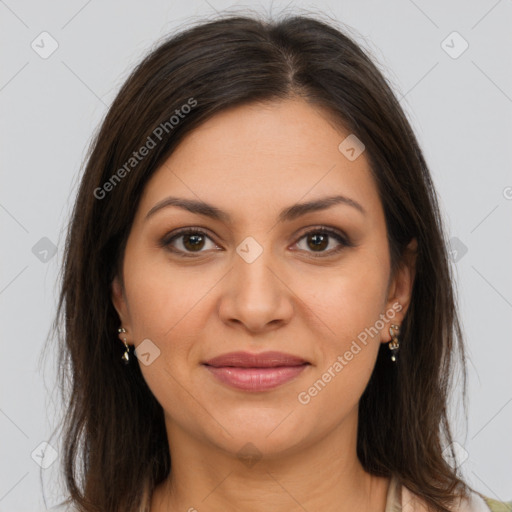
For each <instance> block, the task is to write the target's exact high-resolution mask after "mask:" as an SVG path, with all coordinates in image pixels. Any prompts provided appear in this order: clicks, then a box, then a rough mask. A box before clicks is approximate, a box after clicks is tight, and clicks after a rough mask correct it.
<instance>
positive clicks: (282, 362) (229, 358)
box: [203, 352, 307, 368]
mask: <svg viewBox="0 0 512 512" xmlns="http://www.w3.org/2000/svg"><path fill="white" fill-rule="evenodd" d="M304 363H307V361H305V360H304V359H302V358H301V357H298V356H294V355H292V354H285V353H284V352H260V353H259V354H251V353H250V352H229V353H228V354H222V355H220V356H217V357H214V358H213V359H209V360H208V361H205V362H204V363H203V364H207V365H208V366H217V367H219V366H236V367H240V368H271V367H276V366H299V365H302V364H304Z"/></svg>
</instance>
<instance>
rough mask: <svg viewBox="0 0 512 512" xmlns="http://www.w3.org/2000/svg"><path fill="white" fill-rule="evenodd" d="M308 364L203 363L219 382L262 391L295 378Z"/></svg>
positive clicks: (251, 390) (253, 390)
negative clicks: (247, 364) (250, 365)
mask: <svg viewBox="0 0 512 512" xmlns="http://www.w3.org/2000/svg"><path fill="white" fill-rule="evenodd" d="M308 366H311V365H310V364H309V363H303V364H300V365H295V366H272V367H266V368H247V367H243V368H242V367H236V366H210V365H204V367H205V368H206V369H207V370H208V371H209V373H210V374H211V375H212V376H213V377H214V378H215V379H216V380H217V381H219V382H220V383H222V384H224V385H227V386H228V387H231V388H235V389H238V390H241V391H248V392H262V391H268V390H272V389H275V388H277V387H279V386H282V385H283V384H285V383H287V382H290V381H291V380H293V379H295V378H297V377H298V376H299V375H300V374H302V372H303V371H304V370H306V368H307V367H308Z"/></svg>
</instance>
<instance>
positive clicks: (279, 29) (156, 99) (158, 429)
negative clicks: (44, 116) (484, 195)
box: [54, 14, 470, 512]
mask: <svg viewBox="0 0 512 512" xmlns="http://www.w3.org/2000/svg"><path fill="white" fill-rule="evenodd" d="M291 97H301V98H303V99H304V100H306V101H308V102H310V103H311V104H315V105H317V106H321V107H323V108H324V109H326V111H328V112H329V113H330V115H331V116H332V119H333V120H334V121H335V122H336V123H339V126H340V127H344V129H348V130H349V131H350V132H351V133H353V134H355V135H356V136H357V137H358V138H359V139H360V140H361V141H362V142H363V143H364V145H365V147H366V153H365V155H366V156H367V158H368V159H369V162H370V165H371V172H372V175H373V178H374V180H375V183H376V185H377V187H378V192H379V196H380V200H381V201H382V204H383V208H384V212H385V218H386V226H387V232H388V241H389V250H390V258H391V270H392V272H394V271H395V270H396V269H397V268H398V266H399V265H400V262H401V261H402V260H401V258H402V255H403V250H404V248H405V247H406V245H407V244H408V242H409V241H410V240H411V239H412V238H416V240H417V242H418V254H417V261H416V277H415V282H414V287H413V290H412V298H411V303H410V307H409V310H408V311H407V314H406V316H405V318H404V321H403V324H402V326H401V334H400V339H401V348H400V358H399V361H398V363H397V364H393V363H391V362H390V360H389V351H388V349H387V346H386V345H384V344H383V345H381V347H380V352H379V355H378V358H377V362H376V366H375V369H374V371H373V374H372V376H371V378H370V381H369V383H368V386H367V388H366V390H365V392H364V394H363V396H362V398H361V400H360V406H359V426H358V438H357V454H358V457H359V458H360V461H361V463H362V465H363V467H364V468H365V470H366V471H368V472H370V473H372V474H375V475H381V476H391V475H396V477H397V478H398V479H399V481H400V483H402V484H403V485H405V486H407V487H408V488H409V489H410V490H412V491H413V492H415V493H417V494H418V495H420V496H422V497H423V498H424V499H425V500H426V501H427V503H428V504H429V505H430V506H431V507H432V509H433V510H440V511H447V507H448V506H449V504H450V503H451V501H452V500H453V499H455V498H456V497H457V496H463V495H466V494H467V492H468V491H469V490H470V488H469V486H468V485H467V484H466V483H465V482H464V481H463V480H462V478H461V477H460V475H459V474H458V471H457V470H456V469H453V468H452V465H451V464H449V463H448V462H447V461H445V458H444V457H443V453H442V452H443V450H444V449H445V448H446V449H447V450H448V452H449V453H450V454H451V456H453V457H454V456H455V454H454V452H453V450H451V443H452V434H451V432H450V425H449V422H448V411H447V402H448V397H449V392H450V389H451V385H452V384H453V383H452V381H451V377H452V376H453V374H454V365H455V363H456V362H457V359H458V362H459V363H460V367H459V370H460V371H461V374H462V381H461V382H460V384H461V386H462V390H463V396H464V400H465V397H466V394H465V387H466V360H465V354H464V346H463V344H462V334H461V327H460V325H459V319H458V316H457V308H456V301H455V293H454V281H453V279H452V275H451V268H450V264H449V259H448V252H447V244H448V242H447V239H446V236H445V233H444V231H443V229H444V228H443V225H442V219H441V215H440V211H439V206H438V202H437V199H436V193H435V190H434V186H433V183H432V180H431V175H430V172H429V170H428V167H427V164H426V162H425V159H424V156H423V154H422V152H421V150H420V147H419V145H418V142H417V139H416V137H415V135H414V133H413V130H412V128H411V126H410V124H409V122H408V120H407V118H406V116H405V115H404V112H403V110H402V108H401V106H400V104H399V101H398V99H397V98H396V97H395V95H394V93H393V92H392V88H391V86H390V85H389V84H388V82H387V80H386V79H385V78H384V77H383V75H382V74H381V72H380V71H379V70H378V69H377V67H376V65H375V64H374V63H373V62H372V58H371V57H370V55H369V54H368V53H367V52H366V51H365V50H363V49H362V48H361V47H360V46H359V45H358V44H357V43H355V42H354V40H352V39H351V38H350V37H349V36H348V35H346V34H345V33H344V31H343V30H342V29H340V28H339V27H336V26H335V24H334V22H331V23H329V22H327V21H323V20H321V19H319V16H318V15H317V16H316V17H315V16H310V15H304V14H301V15H294V16H287V17H284V18H283V19H281V20H279V21H278V20H276V19H274V20H270V19H264V18H263V17H259V16H258V15H252V16H251V15H240V14H235V15H233V14H231V15H224V16H219V17H218V18H217V19H215V20H213V21H212V20H208V21H203V22H201V23H198V24H196V25H195V26H192V27H188V28H186V29H183V30H182V31H181V32H180V33H178V34H175V35H173V36H172V37H170V38H168V39H166V40H165V41H164V42H162V43H161V44H159V45H158V46H157V47H156V48H155V49H154V50H152V51H151V52H150V53H149V54H148V55H147V57H145V58H144V59H143V61H142V62H141V63H140V64H139V65H138V66H137V67H136V69H135V70H134V71H133V72H132V74H131V75H130V76H129V78H128V79H127V80H126V82H125V83H124V85H123V86H122V88H121V90H120V92H119V93H118V95H117V97H116V98H115V100H114V102H113V104H112V105H111V107H110V109H109V111H108V113H107V115H106V117H105V119H104V121H103V123H102V125H101V127H100V129H99V132H98V133H97V135H96V136H95V139H94V141H93V143H92V145H91V149H90V152H89V155H88V160H87V163H86V166H85V170H84V173H83V177H82V179H81V183H80V187H79V190H78V194H77V197H76V202H75V205H74V210H73V213H72V219H71V222H70V224H69V229H68V232H67V239H66V246H65V255H64V261H63V276H62V288H61V294H60V299H59V304H58V312H57V316H56V318H55V323H54V325H55V327H56V329H57V328H58V326H61V327H62V329H61V330H59V333H60V335H59V336H58V339H59V342H60V347H59V354H60V355H59V368H60V384H61V389H62V390H63V391H64V399H65V403H66V406H67V409H66V414H65V419H64V421H63V424H62V429H63V447H64V448H63V450H64V459H63V473H64V476H65V482H66V488H67V491H68V492H69V495H70V498H71V500H72V502H73V503H74V504H75V506H77V507H78V508H79V509H80V510H84V511H87V512H91V511H101V512H121V511H122V512H139V511H140V510H142V507H144V506H145V507H147V506H148V500H147V498H148V496H150V494H151V492H152V491H153V489H154V488H155V487H156V486H157V485H158V484H159V483H160V482H162V481H163V480H164V479H165V478H166V477H167V476H168V474H169V472H170V470H171V460H170V455H169V450H168V444H167V436H166V430H165V424H164V417H163V411H162V407H161V406H160V404H159V403H158V402H157V401H156V399H155V398H154V396H153V395H152V393H151V391H150V389H149V388H148V386H147V384H146V382H145V380H144V378H143V377H142V374H141V371H140V368H139V366H138V365H137V364H133V365H130V366H128V367H124V366H123V365H122V364H121V355H122V353H123V349H124V347H123V345H122V343H121V342H120V341H119V339H118V338H117V328H118V326H119V318H118V315H117V313H116V311H115V309H114V307H113V304H112V302H111V288H110V286H111V282H112V280H113V278H114V276H115V275H117V274H119V270H120V268H121V262H122V258H123V253H124V247H125V243H126V240H127V237H128V234H129V232H130V228H131V224H132V222H133V218H134V214H135V211H136V209H137V206H138V203H139V199H140V197H141V194H142V192H143V189H144V186H145V184H146V183H147V182H148V180H149V179H150V177H151V176H152V174H153V173H154V172H155V170H156V169H157V168H158V167H159V166H160V165H162V164H163V162H164V161H165V160H166V159H167V158H168V157H169V155H170V154H171V153H172V151H173V150H174V149H175V148H176V146H177V145H178V144H179V142H180V141H181V140H182V139H183V137H184V136H185V135H186V134H188V133H190V132H191V131H192V130H194V129H195V128H196V127H198V126H199V125H200V124H201V123H203V122H204V121H205V120H207V119H208V118H211V117H212V116H214V115H215V114H216V113H218V112H220V111H222V110H223V109H226V108H230V107H233V106H237V105H242V104H247V103H251V102H266V101H279V100H284V99H287V98H291ZM185 105H188V107H187V108H185ZM177 110H178V111H179V112H181V115H180V114H178V113H177V112H176V111H177ZM173 116H174V119H173ZM178 118H179V119H178ZM158 128H160V129H159V131H158V130H157V129H158ZM156 133H158V134H159V136H157V135H156ZM150 139H151V141H153V142H154V143H155V144H154V145H151V144H150V142H149V141H150ZM142 146H146V147H147V148H148V149H149V151H146V152H144V153H145V156H144V157H143V158H142V157H141V158H139V157H137V158H136V157H135V156H134V152H138V151H139V148H141V147H142ZM149 146H151V147H149ZM137 154H138V153H137ZM138 156H140V155H138ZM121 169H124V172H123V171H121ZM464 404H465V401H464Z"/></svg>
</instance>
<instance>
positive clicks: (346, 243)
mask: <svg viewBox="0 0 512 512" xmlns="http://www.w3.org/2000/svg"><path fill="white" fill-rule="evenodd" d="M171 234H172V236H170V237H169V235H166V236H165V237H163V238H162V239H161V240H160V244H159V245H160V246H161V247H162V248H167V249H169V250H170V251H172V252H173V253H175V254H176V255H178V256H180V257H183V258H194V257H196V254H200V253H201V252H203V251H198V252H197V253H194V252H188V253H187V252H184V251H181V250H179V249H176V248H174V247H172V246H171V244H172V242H174V240H176V239H177V238H180V237H182V236H184V235H201V236H206V237H207V238H209V239H210V240H212V239H211V237H210V236H209V235H208V234H207V233H206V232H205V231H203V230H201V229H198V228H182V229H179V230H178V231H176V232H174V233H171ZM311 234H323V235H328V236H330V237H332V238H334V239H336V241H338V242H339V243H340V244H341V245H340V246H339V247H338V248H336V249H331V250H330V251H326V252H321V253H316V254H315V253H314V252H311V255H312V257H313V258H326V257H328V256H333V255H335V254H338V253H339V252H340V251H342V250H343V249H344V248H345V247H353V246H354V244H353V243H351V241H350V240H349V239H348V237H346V236H345V235H344V234H343V233H341V232H338V231H337V230H334V229H332V228H327V227H325V226H317V227H315V228H313V229H311V230H309V231H306V232H305V233H303V234H302V235H301V236H300V238H299V239H298V240H297V242H299V241H300V240H302V239H303V238H306V237H307V236H308V235H311ZM212 242H213V240H212ZM297 242H296V243H297Z"/></svg>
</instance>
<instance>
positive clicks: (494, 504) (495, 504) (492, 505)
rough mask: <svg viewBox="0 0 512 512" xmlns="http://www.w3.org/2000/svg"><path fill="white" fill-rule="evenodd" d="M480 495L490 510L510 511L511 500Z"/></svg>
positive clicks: (511, 509)
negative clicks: (498, 499) (499, 499)
mask: <svg viewBox="0 0 512 512" xmlns="http://www.w3.org/2000/svg"><path fill="white" fill-rule="evenodd" d="M480 496H481V498H482V499H483V500H484V501H485V504H486V505H487V507H488V508H489V510H491V511H492V512H512V501H497V500H493V499H492V498H488V497H487V496H483V495H480Z"/></svg>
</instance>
